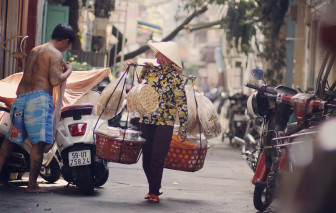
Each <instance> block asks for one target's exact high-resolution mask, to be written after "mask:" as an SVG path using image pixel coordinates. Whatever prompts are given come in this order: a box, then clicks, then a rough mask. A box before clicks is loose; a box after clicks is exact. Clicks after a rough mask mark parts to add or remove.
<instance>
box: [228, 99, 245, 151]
mask: <svg viewBox="0 0 336 213" xmlns="http://www.w3.org/2000/svg"><path fill="white" fill-rule="evenodd" d="M247 98H248V96H247V95H245V94H243V93H236V94H234V95H232V96H230V97H229V101H230V105H229V107H228V112H227V115H226V116H227V120H228V127H229V128H228V132H227V133H224V134H226V136H227V137H228V138H229V140H230V144H231V145H233V144H234V141H233V138H234V137H235V136H236V137H238V138H244V134H245V130H246V127H247V123H248V122H247V119H246V116H245V110H246V101H247ZM238 144H239V143H238Z"/></svg>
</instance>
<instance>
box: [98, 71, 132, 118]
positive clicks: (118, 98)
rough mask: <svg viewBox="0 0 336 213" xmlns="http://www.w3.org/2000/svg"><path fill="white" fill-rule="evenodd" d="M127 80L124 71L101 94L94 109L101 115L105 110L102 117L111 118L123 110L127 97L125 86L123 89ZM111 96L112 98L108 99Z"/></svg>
mask: <svg viewBox="0 0 336 213" xmlns="http://www.w3.org/2000/svg"><path fill="white" fill-rule="evenodd" d="M125 80H126V76H125V75H124V73H123V75H121V76H120V77H119V78H117V79H116V80H114V81H113V82H111V83H110V84H108V85H107V86H106V87H105V89H104V90H103V92H102V93H101V94H100V96H99V98H98V102H97V104H96V105H95V106H94V111H95V113H96V114H97V115H100V114H101V113H102V112H103V111H104V113H103V114H102V115H101V118H102V119H106V120H108V119H111V118H113V117H115V116H116V115H117V114H119V113H120V112H121V110H122V108H123V102H124V99H125V97H126V93H125V88H124V90H123V86H124V82H125ZM112 93H113V94H112ZM111 94H112V96H111ZM110 96H111V98H110ZM109 98H110V100H109V101H108V99H109ZM107 101H108V103H107ZM106 104H107V105H106ZM105 106H106V108H105ZM104 108H105V110H104Z"/></svg>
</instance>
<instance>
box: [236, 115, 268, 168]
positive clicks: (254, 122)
mask: <svg viewBox="0 0 336 213" xmlns="http://www.w3.org/2000/svg"><path fill="white" fill-rule="evenodd" d="M245 117H246V120H247V125H246V128H245V133H244V137H243V138H239V137H238V136H235V137H234V138H233V141H234V143H237V144H239V145H240V147H241V153H242V156H243V158H244V159H245V160H246V162H247V164H248V165H249V167H250V168H251V169H252V171H253V172H255V170H256V168H257V162H258V157H259V146H260V135H261V132H262V125H263V119H262V118H261V117H256V118H254V117H252V116H251V115H248V113H247V110H246V113H245Z"/></svg>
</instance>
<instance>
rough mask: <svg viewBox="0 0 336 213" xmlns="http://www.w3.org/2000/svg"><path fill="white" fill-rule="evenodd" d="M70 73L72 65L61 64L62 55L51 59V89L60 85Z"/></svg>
mask: <svg viewBox="0 0 336 213" xmlns="http://www.w3.org/2000/svg"><path fill="white" fill-rule="evenodd" d="M71 72H72V65H71V64H70V63H69V62H63V57H62V54H59V55H58V56H57V57H52V59H51V60H50V66H49V76H50V83H51V85H52V86H53V87H55V86H57V85H60V84H61V83H62V82H63V81H65V80H66V79H67V78H68V77H69V76H70V74H71Z"/></svg>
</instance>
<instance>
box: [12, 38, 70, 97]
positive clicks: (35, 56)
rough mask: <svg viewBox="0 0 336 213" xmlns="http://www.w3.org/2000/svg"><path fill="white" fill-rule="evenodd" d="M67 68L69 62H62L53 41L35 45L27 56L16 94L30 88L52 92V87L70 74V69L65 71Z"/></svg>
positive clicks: (60, 54)
mask: <svg viewBox="0 0 336 213" xmlns="http://www.w3.org/2000/svg"><path fill="white" fill-rule="evenodd" d="M69 68H70V66H69V64H68V63H65V62H63V57H62V53H61V52H60V51H59V50H58V49H56V48H55V46H54V44H53V42H48V43H45V44H42V45H40V46H37V47H35V48H33V49H32V51H31V52H30V54H29V56H28V59H27V64H26V67H25V70H24V72H23V77H22V79H21V82H20V84H19V87H18V89H17V94H20V93H24V92H28V91H31V90H45V91H47V92H49V93H50V94H52V90H53V87H54V86H57V85H59V84H60V83H62V82H63V81H64V80H65V79H66V78H67V77H68V76H69V75H70V74H71V71H70V72H67V71H69ZM71 70H72V69H71ZM63 72H64V73H63ZM64 74H65V75H66V76H64Z"/></svg>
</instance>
